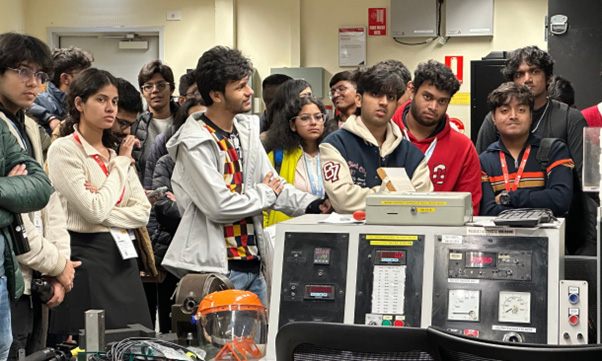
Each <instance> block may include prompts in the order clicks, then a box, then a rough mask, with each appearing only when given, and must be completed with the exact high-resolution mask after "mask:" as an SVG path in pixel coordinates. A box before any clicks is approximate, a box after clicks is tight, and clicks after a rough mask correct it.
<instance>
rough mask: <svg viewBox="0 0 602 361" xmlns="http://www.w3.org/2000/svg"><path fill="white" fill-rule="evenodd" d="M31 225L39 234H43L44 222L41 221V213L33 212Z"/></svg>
mask: <svg viewBox="0 0 602 361" xmlns="http://www.w3.org/2000/svg"><path fill="white" fill-rule="evenodd" d="M33 225H34V227H35V228H36V230H37V231H38V232H39V233H40V234H44V222H43V221H42V212H40V211H35V212H33Z"/></svg>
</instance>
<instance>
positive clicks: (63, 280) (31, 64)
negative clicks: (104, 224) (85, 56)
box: [0, 33, 79, 361]
mask: <svg viewBox="0 0 602 361" xmlns="http://www.w3.org/2000/svg"><path fill="white" fill-rule="evenodd" d="M51 64H52V60H51V57H50V49H48V46H47V45H46V44H44V43H43V42H42V41H40V40H39V39H36V38H34V37H31V36H28V35H21V34H14V33H6V34H2V35H0V68H4V69H6V71H5V72H4V73H3V74H2V76H0V123H4V124H6V125H7V126H8V127H9V129H10V131H11V133H12V134H13V136H14V137H15V140H16V141H17V142H18V143H19V145H20V146H21V147H22V148H23V149H24V150H25V151H26V152H27V154H28V155H30V156H31V157H33V158H34V159H35V160H36V161H37V162H38V163H39V165H40V166H41V165H42V164H44V160H45V159H44V158H45V152H44V146H43V141H42V137H45V138H48V135H47V134H46V132H44V131H43V130H42V129H41V128H40V127H39V126H38V124H37V123H36V121H34V120H33V119H31V118H29V117H27V115H25V110H26V109H27V108H29V107H30V106H31V104H32V103H33V100H34V98H35V94H37V93H38V92H39V90H40V87H41V85H42V84H43V83H44V80H45V79H46V78H47V76H46V73H44V72H43V71H44V70H48V69H50V66H51ZM24 94H25V96H23V95H24ZM28 95H29V96H28ZM32 95H33V96H32ZM21 217H22V220H23V225H24V227H25V230H26V232H27V235H28V239H29V246H30V251H29V252H27V253H25V254H22V255H19V256H17V260H18V261H19V266H20V268H21V272H22V273H23V277H24V281H25V292H24V295H23V296H21V297H20V298H19V299H17V300H13V301H12V302H11V313H12V330H13V344H12V345H11V349H10V353H9V360H15V361H16V360H17V359H18V358H19V356H18V352H19V350H20V349H23V350H25V353H26V355H29V354H32V353H34V352H36V351H38V350H41V349H42V348H43V347H44V343H43V341H44V339H45V333H46V331H47V327H46V326H45V324H44V323H43V322H42V320H43V319H44V318H45V317H46V316H47V313H48V309H47V308H46V307H43V306H47V307H56V306H57V305H58V304H60V303H61V302H62V300H63V297H64V295H65V293H66V292H68V291H70V290H71V287H72V282H73V276H74V273H75V270H74V267H77V265H78V264H79V262H71V261H70V260H69V255H70V247H69V234H68V233H67V229H66V226H65V216H64V212H63V208H62V207H61V202H60V200H59V198H58V196H57V195H56V194H54V193H53V194H52V195H51V197H50V199H49V202H48V205H47V206H46V207H44V208H43V209H41V210H40V211H38V212H32V213H26V214H22V215H21ZM34 273H36V274H37V275H39V274H44V275H45V276H46V280H48V281H49V283H50V285H51V287H52V289H53V291H54V296H53V297H52V298H51V299H50V300H48V302H46V303H45V305H43V304H42V302H41V301H40V299H39V298H38V297H35V296H34V295H33V294H32V291H31V284H32V280H33V278H34ZM37 277H38V278H39V276H37Z"/></svg>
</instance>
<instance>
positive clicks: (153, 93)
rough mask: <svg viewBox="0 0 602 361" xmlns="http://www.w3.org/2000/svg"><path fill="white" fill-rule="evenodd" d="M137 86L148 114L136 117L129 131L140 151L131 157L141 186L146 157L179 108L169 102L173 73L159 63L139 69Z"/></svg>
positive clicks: (176, 104)
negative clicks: (137, 141) (136, 140)
mask: <svg viewBox="0 0 602 361" xmlns="http://www.w3.org/2000/svg"><path fill="white" fill-rule="evenodd" d="M138 84H139V85H140V90H141V91H142V96H143V97H144V99H145V100H146V104H147V106H148V111H147V112H145V113H142V114H140V115H139V116H138V119H137V121H136V123H135V124H134V126H133V127H132V134H134V135H135V136H136V138H138V140H140V148H139V149H134V151H133V152H132V157H133V158H134V159H135V160H136V170H137V171H138V177H139V178H140V182H142V183H143V184H144V172H145V169H146V155H147V154H148V151H149V150H150V147H151V145H152V144H153V141H154V140H155V137H156V136H157V135H159V134H161V133H163V132H164V131H165V130H166V129H167V128H168V127H169V126H170V125H172V124H173V117H174V115H175V114H176V111H177V110H178V107H179V105H178V103H176V102H173V101H172V100H171V95H172V94H173V92H174V90H175V89H176V85H175V83H174V76H173V71H172V70H171V68H170V67H169V66H167V65H165V64H163V63H162V62H161V60H153V61H151V62H150V63H148V64H146V65H144V66H143V67H142V69H141V70H140V73H139V74H138Z"/></svg>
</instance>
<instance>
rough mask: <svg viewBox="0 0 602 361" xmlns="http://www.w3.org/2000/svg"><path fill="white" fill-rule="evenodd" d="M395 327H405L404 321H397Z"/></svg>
mask: <svg viewBox="0 0 602 361" xmlns="http://www.w3.org/2000/svg"><path fill="white" fill-rule="evenodd" d="M393 325H394V326H395V327H403V321H402V320H395V323H394V324H393Z"/></svg>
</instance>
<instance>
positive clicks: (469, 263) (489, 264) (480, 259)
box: [465, 251, 497, 268]
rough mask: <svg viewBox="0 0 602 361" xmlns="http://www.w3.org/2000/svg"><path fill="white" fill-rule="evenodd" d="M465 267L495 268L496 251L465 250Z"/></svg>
mask: <svg viewBox="0 0 602 361" xmlns="http://www.w3.org/2000/svg"><path fill="white" fill-rule="evenodd" d="M465 260H466V268H495V266H496V264H497V253H496V252H479V251H467V252H466V258H465Z"/></svg>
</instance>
